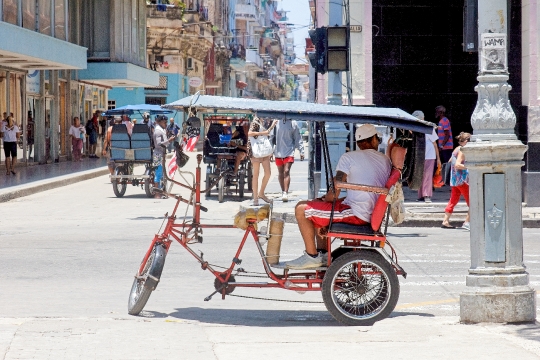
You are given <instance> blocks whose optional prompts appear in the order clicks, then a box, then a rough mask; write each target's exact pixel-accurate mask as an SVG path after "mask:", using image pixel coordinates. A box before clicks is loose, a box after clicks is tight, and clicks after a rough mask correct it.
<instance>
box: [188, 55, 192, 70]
mask: <svg viewBox="0 0 540 360" xmlns="http://www.w3.org/2000/svg"><path fill="white" fill-rule="evenodd" d="M187 69H188V70H193V58H190V57H188V58H187Z"/></svg>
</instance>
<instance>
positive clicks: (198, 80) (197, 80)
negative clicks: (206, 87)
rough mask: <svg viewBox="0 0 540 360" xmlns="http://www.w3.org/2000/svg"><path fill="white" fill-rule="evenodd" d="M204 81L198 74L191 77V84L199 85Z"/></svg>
mask: <svg viewBox="0 0 540 360" xmlns="http://www.w3.org/2000/svg"><path fill="white" fill-rule="evenodd" d="M202 83H203V81H202V79H201V78H200V77H198V76H194V77H192V78H189V86H193V87H199V86H201V85H202Z"/></svg>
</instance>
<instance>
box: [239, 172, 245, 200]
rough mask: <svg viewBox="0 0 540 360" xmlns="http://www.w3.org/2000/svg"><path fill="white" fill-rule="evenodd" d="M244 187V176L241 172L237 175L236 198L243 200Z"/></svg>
mask: <svg viewBox="0 0 540 360" xmlns="http://www.w3.org/2000/svg"><path fill="white" fill-rule="evenodd" d="M245 186H246V174H244V171H243V170H240V172H239V173H238V196H239V197H240V199H243V198H244V187H245Z"/></svg>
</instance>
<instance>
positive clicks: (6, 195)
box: [0, 166, 109, 203]
mask: <svg viewBox="0 0 540 360" xmlns="http://www.w3.org/2000/svg"><path fill="white" fill-rule="evenodd" d="M108 174H109V169H108V167H107V166H105V167H99V168H96V169H92V170H85V171H81V172H78V173H74V174H68V175H63V176H58V177H55V178H50V179H46V180H41V181H36V182H33V183H28V184H24V185H18V186H12V187H8V188H5V189H3V190H0V203H3V202H7V201H10V200H13V199H17V198H20V197H24V196H28V195H33V194H36V193H38V192H42V191H46V190H51V189H56V188H59V187H61V186H66V185H71V184H74V183H77V182H79V181H84V180H89V179H93V178H96V177H99V176H103V175H108Z"/></svg>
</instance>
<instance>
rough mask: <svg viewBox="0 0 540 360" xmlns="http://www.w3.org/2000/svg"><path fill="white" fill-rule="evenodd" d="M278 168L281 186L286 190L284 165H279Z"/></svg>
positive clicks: (282, 189)
mask: <svg viewBox="0 0 540 360" xmlns="http://www.w3.org/2000/svg"><path fill="white" fill-rule="evenodd" d="M277 169H278V181H279V186H280V187H281V191H285V185H284V184H283V173H284V171H283V165H282V166H278V167H277Z"/></svg>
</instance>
